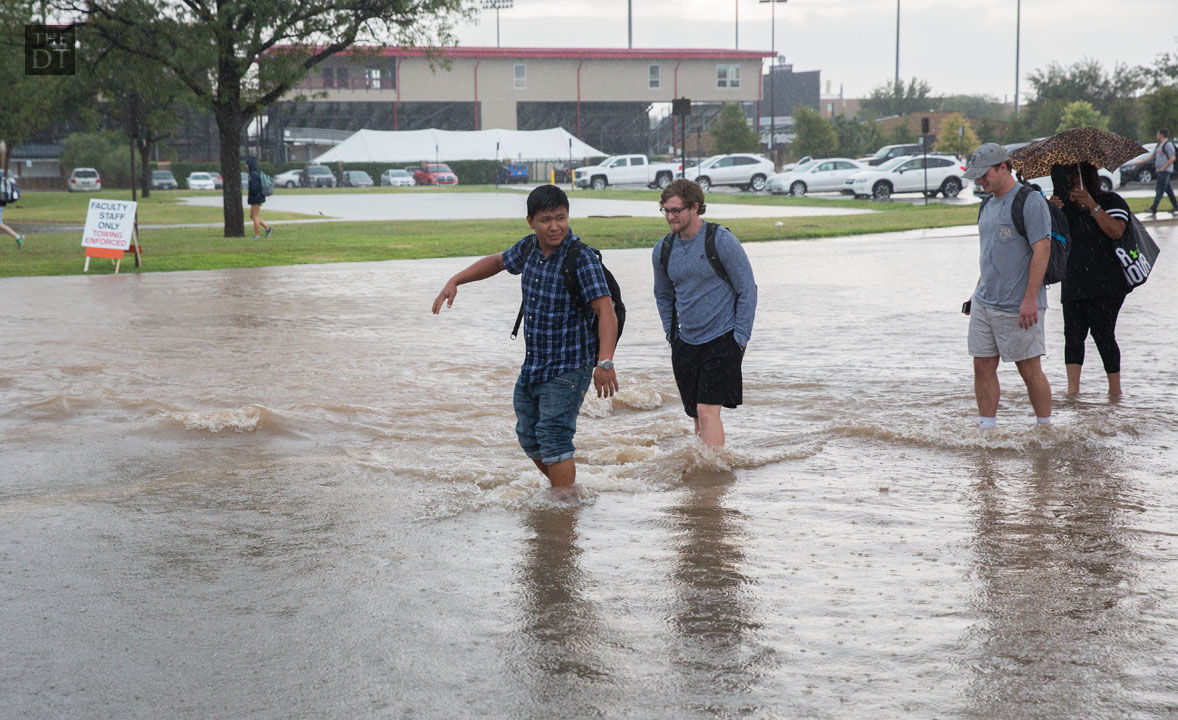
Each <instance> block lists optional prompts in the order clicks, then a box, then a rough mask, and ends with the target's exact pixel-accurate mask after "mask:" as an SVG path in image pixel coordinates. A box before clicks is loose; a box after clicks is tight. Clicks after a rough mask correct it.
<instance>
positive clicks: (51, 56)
mask: <svg viewBox="0 0 1178 720" xmlns="http://www.w3.org/2000/svg"><path fill="white" fill-rule="evenodd" d="M74 37H75V36H74V26H73V25H25V75H73V74H74V56H75V55H76V51H75V46H74Z"/></svg>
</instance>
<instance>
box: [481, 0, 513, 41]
mask: <svg viewBox="0 0 1178 720" xmlns="http://www.w3.org/2000/svg"><path fill="white" fill-rule="evenodd" d="M512 2H514V0H483V9H484V10H490V9H492V8H494V10H495V47H499V10H501V9H502V10H508V9H510V8H511V4H512Z"/></svg>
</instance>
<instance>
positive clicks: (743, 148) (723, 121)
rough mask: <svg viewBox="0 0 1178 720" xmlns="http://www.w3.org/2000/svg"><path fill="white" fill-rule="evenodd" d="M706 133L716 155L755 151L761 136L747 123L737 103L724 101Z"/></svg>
mask: <svg viewBox="0 0 1178 720" xmlns="http://www.w3.org/2000/svg"><path fill="white" fill-rule="evenodd" d="M708 133H709V134H710V135H711V136H712V142H713V144H714V146H715V148H716V154H717V155H726V154H728V153H737V152H755V151H756V150H759V149H760V147H761V136H760V135H759V134H758V133H757V131H756V130H753V128H752V127H751V126H750V125H749V123H748V120H746V119H745V117H744V111H743V110H741V108H740V104H739V103H724V106H723V107H722V108H720V113H719V114H718V115H717V116H716V121H715V122H714V123H712V127H711V129H710V130H708Z"/></svg>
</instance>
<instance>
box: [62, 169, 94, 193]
mask: <svg viewBox="0 0 1178 720" xmlns="http://www.w3.org/2000/svg"><path fill="white" fill-rule="evenodd" d="M66 189H67V190H69V191H70V192H82V191H85V190H101V189H102V178H101V177H100V176H99V175H98V171H97V170H95V169H94V168H74V171H73V172H72V173H70V177H69V180H68V181H66Z"/></svg>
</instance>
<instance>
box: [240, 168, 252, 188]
mask: <svg viewBox="0 0 1178 720" xmlns="http://www.w3.org/2000/svg"><path fill="white" fill-rule="evenodd" d="M241 189H242V190H243V191H246V192H249V189H250V174H249V173H247V172H243V173H242V174H241Z"/></svg>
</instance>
